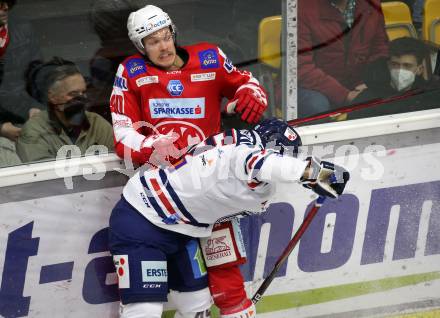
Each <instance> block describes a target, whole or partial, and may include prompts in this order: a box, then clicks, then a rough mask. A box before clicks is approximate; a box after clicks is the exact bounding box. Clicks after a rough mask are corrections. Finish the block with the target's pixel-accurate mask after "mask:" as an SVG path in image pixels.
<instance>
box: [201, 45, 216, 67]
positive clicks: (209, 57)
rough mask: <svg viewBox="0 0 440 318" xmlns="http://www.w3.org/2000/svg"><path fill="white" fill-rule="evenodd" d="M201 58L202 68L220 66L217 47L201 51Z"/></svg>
mask: <svg viewBox="0 0 440 318" xmlns="http://www.w3.org/2000/svg"><path fill="white" fill-rule="evenodd" d="M199 60H200V66H201V68H202V69H208V68H218V67H219V59H218V54H217V51H216V50H215V49H207V50H204V51H201V52H199Z"/></svg>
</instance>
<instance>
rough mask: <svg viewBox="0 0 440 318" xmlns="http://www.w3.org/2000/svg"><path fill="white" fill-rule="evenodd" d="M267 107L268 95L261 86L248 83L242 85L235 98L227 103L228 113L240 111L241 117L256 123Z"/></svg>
mask: <svg viewBox="0 0 440 318" xmlns="http://www.w3.org/2000/svg"><path fill="white" fill-rule="evenodd" d="M266 108H267V97H266V93H265V92H264V90H263V88H262V87H261V86H258V85H256V84H253V83H248V84H244V85H242V86H240V87H239V88H238V89H237V91H236V92H235V95H234V98H233V99H232V101H231V102H229V103H228V104H227V105H226V111H227V112H228V113H234V112H235V113H239V114H241V119H242V120H244V121H246V122H248V123H250V124H256V123H258V122H259V121H260V119H261V116H263V113H264V112H265V111H266Z"/></svg>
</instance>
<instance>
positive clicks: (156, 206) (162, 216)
mask: <svg viewBox="0 0 440 318" xmlns="http://www.w3.org/2000/svg"><path fill="white" fill-rule="evenodd" d="M140 180H141V183H142V185H143V186H144V188H145V189H147V191H148V192H147V198H148V201H150V203H151V205H152V206H153V208H154V210H156V212H157V214H159V216H160V217H161V218H162V219H165V218H166V217H167V216H166V215H165V213H164V212H163V210H162V208H161V207H160V206H159V204H158V203H157V201H156V199H155V198H154V196H153V195H152V192H151V190H150V187H149V186H148V184H147V181H146V180H145V177H144V176H141V177H140Z"/></svg>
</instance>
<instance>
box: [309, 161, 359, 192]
mask: <svg viewBox="0 0 440 318" xmlns="http://www.w3.org/2000/svg"><path fill="white" fill-rule="evenodd" d="M307 161H308V162H309V164H308V166H307V168H306V169H309V173H308V176H307V177H303V178H302V179H301V182H302V184H303V186H304V187H306V188H308V189H311V190H312V191H313V192H315V193H317V194H318V195H320V196H326V197H330V198H337V197H338V196H339V195H341V194H342V193H343V192H344V189H345V186H346V184H347V182H348V180H349V179H350V173H349V172H348V171H347V170H345V169H344V168H343V167H341V166H338V165H335V164H333V163H331V162H328V161H320V160H318V159H317V158H315V157H308V158H307Z"/></svg>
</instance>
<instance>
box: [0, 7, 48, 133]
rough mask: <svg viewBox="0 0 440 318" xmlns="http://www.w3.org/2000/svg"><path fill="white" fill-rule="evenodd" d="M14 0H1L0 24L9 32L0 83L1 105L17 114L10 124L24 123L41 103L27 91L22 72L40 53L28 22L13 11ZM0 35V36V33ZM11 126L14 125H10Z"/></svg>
mask: <svg viewBox="0 0 440 318" xmlns="http://www.w3.org/2000/svg"><path fill="white" fill-rule="evenodd" d="M15 2H16V1H15V0H8V1H5V0H0V25H1V26H2V30H3V31H1V30H0V34H2V33H3V34H4V32H5V28H6V30H7V33H8V35H7V36H8V38H9V43H8V46H7V48H6V52H5V53H4V56H3V58H2V61H3V63H2V64H3V80H2V82H1V84H0V103H1V106H2V107H3V109H4V110H5V111H7V112H9V113H11V114H12V115H14V117H15V118H17V121H16V122H14V123H11V124H13V125H14V126H16V125H17V124H22V123H24V122H25V121H26V120H27V119H28V118H31V117H32V116H34V115H35V114H37V113H38V112H39V111H40V109H44V106H43V105H42V104H40V103H39V102H38V101H36V100H35V99H33V98H32V97H31V96H29V94H28V93H27V92H26V82H25V78H24V76H25V72H26V69H27V67H28V66H29V63H30V62H31V61H33V60H37V59H39V58H40V57H41V53H40V48H39V44H38V42H37V38H36V36H35V34H34V32H33V31H32V28H31V25H30V24H29V23H28V22H27V21H23V20H21V19H19V18H17V17H16V16H14V14H12V11H11V8H12V7H13V6H14V5H15ZM0 37H1V36H0ZM10 129H11V130H14V129H16V128H14V127H12V126H11V127H10Z"/></svg>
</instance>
